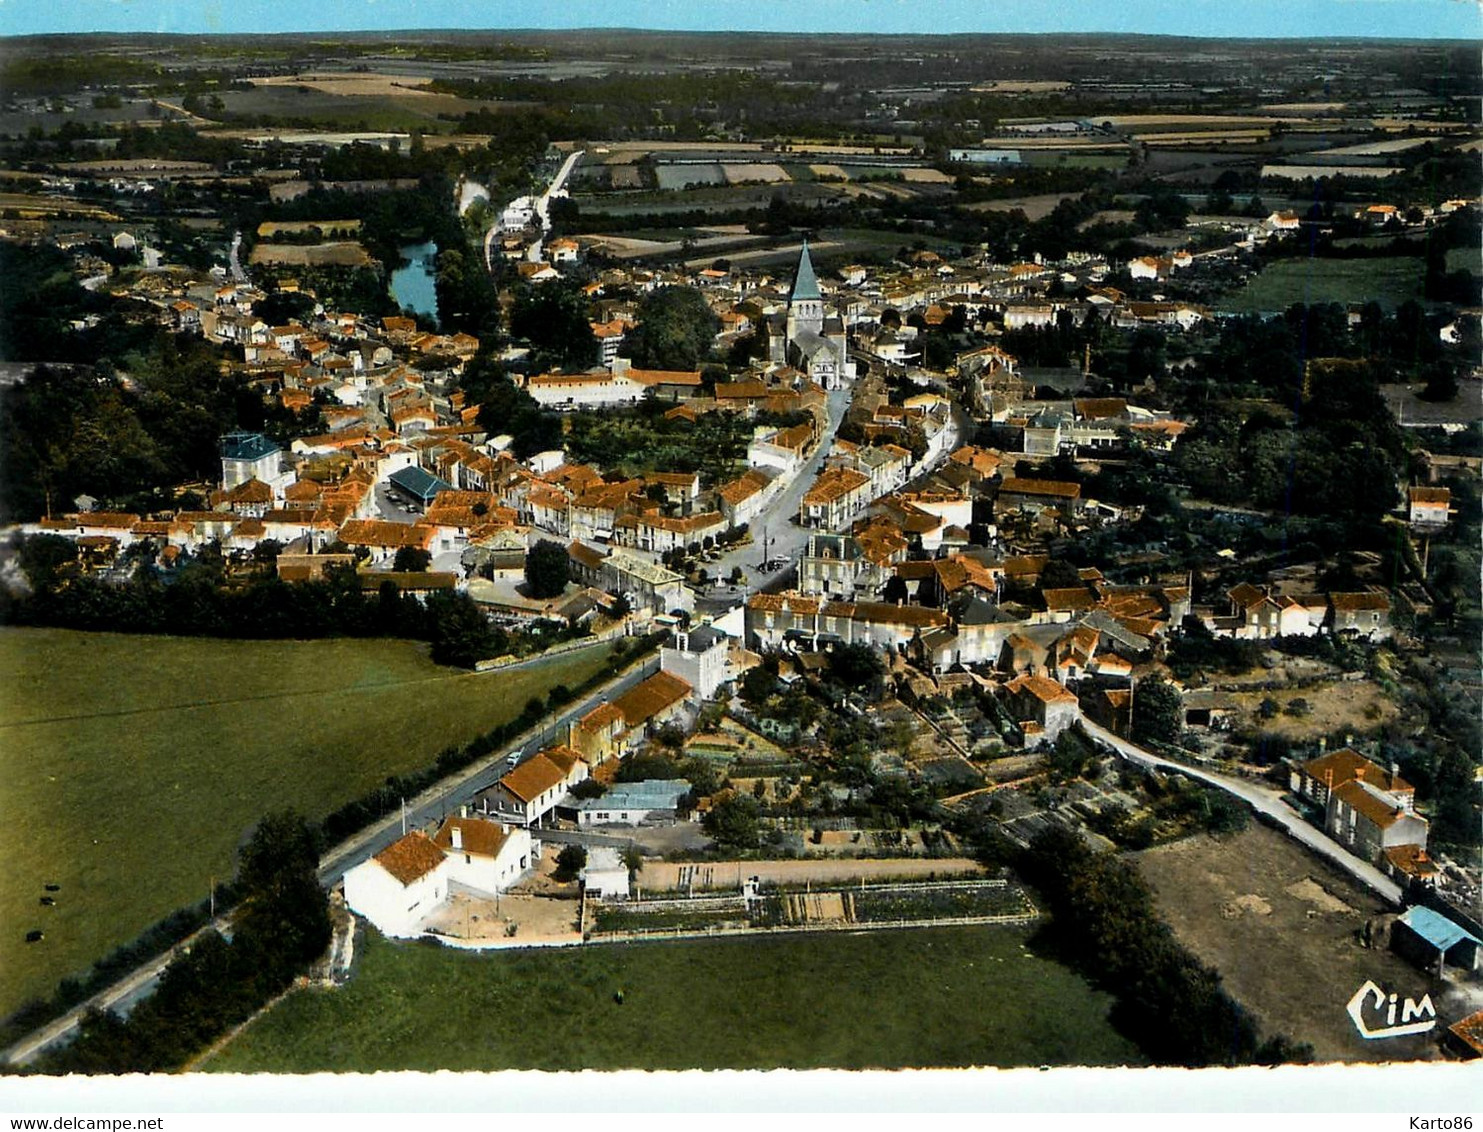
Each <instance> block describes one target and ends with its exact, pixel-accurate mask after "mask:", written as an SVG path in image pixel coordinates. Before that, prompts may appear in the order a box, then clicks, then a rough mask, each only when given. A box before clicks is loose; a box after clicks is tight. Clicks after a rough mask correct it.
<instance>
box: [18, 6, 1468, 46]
mask: <svg viewBox="0 0 1483 1132" xmlns="http://www.w3.org/2000/svg"><path fill="white" fill-rule="evenodd" d="M4 10H5V5H4V3H3V0H0V12H4ZM409 33H428V34H432V33H437V34H442V33H448V34H454V35H558V36H559V35H591V34H618V35H675V36H705V37H715V36H744V37H749V38H769V39H798V38H802V37H808V38H813V39H818V38H829V39H995V38H1003V39H1170V40H1195V41H1198V42H1201V43H1220V42H1225V43H1242V42H1248V41H1252V40H1260V41H1262V42H1264V43H1312V42H1326V43H1334V42H1338V43H1343V42H1348V41H1353V40H1359V41H1364V42H1367V43H1456V44H1470V43H1476V42H1479V41H1480V40H1483V31H1480V33H1479V35H1478V36H1461V35H1436V36H1428V35H1393V34H1386V35H1372V34H1366V33H1364V32H1360V31H1356V32H1346V33H1343V34H1333V33H1317V32H1315V33H1311V34H1308V35H1281V34H1263V33H1262V32H1259V31H1253V32H1249V33H1246V34H1243V35H1227V34H1215V33H1209V34H1202V33H1199V32H1168V31H1127V30H1103V31H1056V30H1048V31H866V30H862V31H812V30H808V31H773V30H766V31H764V30H759V29H756V28H683V27H642V26H633V25H623V26H606V25H599V24H593V25H590V26H584V27H537V26H528V27H470V26H467V25H462V26H452V25H433V24H428V25H416V26H408V27H387V28H326V29H323V30H319V29H315V30H304V29H298V30H294V31H144V30H141V29H137V28H136V29H126V28H99V29H95V30H90V31H69V30H58V31H22V32H6V31H3V30H0V41H3V40H20V39H57V38H68V39H85V38H89V37H94V36H132V37H140V38H150V39H303V38H311V37H324V36H331V37H344V38H352V37H366V36H377V37H380V36H397V35H406V34H409Z"/></svg>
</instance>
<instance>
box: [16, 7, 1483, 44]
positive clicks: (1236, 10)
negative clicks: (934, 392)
mask: <svg viewBox="0 0 1483 1132" xmlns="http://www.w3.org/2000/svg"><path fill="white" fill-rule="evenodd" d="M605 27H606V28H619V27H623V28H656V29H667V30H685V31H778V32H870V33H892V32H932V33H942V34H951V33H967V32H1132V33H1138V34H1145V35H1184V36H1231V37H1261V38H1274V37H1284V36H1295V37H1296V36H1303V37H1314V36H1317V37H1349V36H1366V37H1385V38H1391V37H1394V38H1409V39H1478V38H1480V32H1483V16H1480V0H316V2H314V3H305V2H304V0H0V35H32V34H40V33H55V32H96V31H116V32H122V31H133V32H184V33H193V34H200V33H212V34H223V35H234V34H241V33H245V32H275V31H276V32H335V31H393V30H400V29H409V28H429V29H432V28H468V29H517V28H543V29H551V28H605Z"/></svg>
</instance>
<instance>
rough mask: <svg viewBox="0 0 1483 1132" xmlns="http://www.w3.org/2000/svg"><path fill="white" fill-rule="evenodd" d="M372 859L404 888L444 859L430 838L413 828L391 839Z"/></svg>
mask: <svg viewBox="0 0 1483 1132" xmlns="http://www.w3.org/2000/svg"><path fill="white" fill-rule="evenodd" d="M373 859H374V860H375V861H376V863H377V864H378V865H380V866H381V867H382V868H383V869H385V870H386V871H387V872H388V873H390V874H391V875H392V876H393V877H395V878H396V880H397V882H398V883H400V884H401V885H402V887H404V888H405V887H406V886H407V885H409V884H411V883H412V882H413V881H415V880H419V879H421V878H422V877H425V876H426V875H427V874H428V873H430V872H432V871H433V870H434V869H436V868H437V867H438V866H439V865H441V864H442V863H443V860H444V858H443V853H442V851H441V850H440V849H439V848H438V847H437V846H436V845H434V844H433V842H432V839H431V838H430V837H428V835H427V834H425V833H423V832H422V831H421V830H415V829H414V830H413V831H412V832H411V833H409V834H407V836H406V837H403V838H402V839H401V840H400V841H393V842H392V843H391V844H390V845H388V846H387V847H386V848H385V849H383V850H381V852H379V853H377V854H376V856H375V857H374V858H373Z"/></svg>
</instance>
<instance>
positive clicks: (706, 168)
mask: <svg viewBox="0 0 1483 1132" xmlns="http://www.w3.org/2000/svg"><path fill="white" fill-rule="evenodd" d="M654 176H655V178H656V179H657V180H658V181H659V187H660V188H661V189H664V190H666V191H673V190H675V189H684V188H688V187H689V186H691V185H724V184H726V173H725V172H724V170H723V169H722V167H721V166H720V165H709V164H707V165H660V166H657V167H656V168H655V169H654Z"/></svg>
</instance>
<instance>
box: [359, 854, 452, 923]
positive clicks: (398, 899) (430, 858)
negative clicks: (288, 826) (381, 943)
mask: <svg viewBox="0 0 1483 1132" xmlns="http://www.w3.org/2000/svg"><path fill="white" fill-rule="evenodd" d="M450 867H451V866H450V864H449V861H448V858H447V857H446V856H444V854H443V851H442V850H441V849H439V848H438V847H437V846H436V845H435V844H433V840H432V838H430V837H428V835H427V834H425V833H422V832H421V831H419V830H414V831H413V832H411V833H409V834H407V835H406V836H405V837H403V838H402V839H401V840H399V841H394V842H392V844H390V845H388V846H387V847H386V848H385V849H383V850H381V852H379V853H377V854H376V855H375V856H374V857H372V858H370V859H369V860H367V861H363V862H361V863H360V864H359V865H356V866H355V868H353V869H351V870H350V871H349V872H347V873H346V874H345V903H346V904H347V905H348V906H349V908H350V910H351V911H352V912H355V913H357V914H359V915H362V916H364V917H365V918H366V919H368V920H370V921H371V923H372V924H374V925H375V926H376V928H377V930H378V931H380V932H381V934H383V935H387V936H391V937H392V938H394V939H395V938H402V939H407V938H410V937H413V936H417V935H420V934H421V932H420V931H419V930H418V929H417V925H418V924H419V923H420V922H421V921H422V919H423V918H424V917H425V916H427V914H428V913H429V912H431V911H432V910H433V909H434V908H436V907H437V906H438V905H439V904H441V903H442V902H443V901H444V900H446V899H447V898H448V880H449V871H450Z"/></svg>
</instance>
